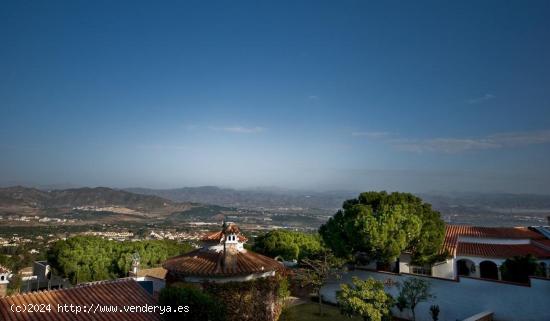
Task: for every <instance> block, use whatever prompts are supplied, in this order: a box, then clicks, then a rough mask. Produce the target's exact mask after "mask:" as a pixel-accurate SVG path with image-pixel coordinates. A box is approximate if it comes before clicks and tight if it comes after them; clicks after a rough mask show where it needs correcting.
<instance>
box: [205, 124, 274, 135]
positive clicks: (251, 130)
mask: <svg viewBox="0 0 550 321" xmlns="http://www.w3.org/2000/svg"><path fill="white" fill-rule="evenodd" d="M209 128H210V129H211V130H216V131H224V132H228V133H237V134H256V133H261V132H264V131H265V130H266V128H264V127H259V126H256V127H243V126H229V127H209Z"/></svg>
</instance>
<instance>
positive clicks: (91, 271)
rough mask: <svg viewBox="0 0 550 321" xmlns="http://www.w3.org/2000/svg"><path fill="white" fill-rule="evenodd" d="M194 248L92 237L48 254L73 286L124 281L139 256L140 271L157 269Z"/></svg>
mask: <svg viewBox="0 0 550 321" xmlns="http://www.w3.org/2000/svg"><path fill="white" fill-rule="evenodd" d="M191 249H192V247H191V245H189V244H187V243H184V244H178V243H176V242H174V241H158V240H154V241H139V242H118V241H110V240H106V239H102V238H100V237H93V236H77V237H72V238H69V239H67V240H64V241H58V242H56V243H55V244H54V245H53V247H52V248H51V249H50V250H49V252H48V261H49V262H50V263H51V264H52V266H53V267H54V268H55V269H56V270H57V272H59V273H60V274H61V275H62V276H64V277H68V278H69V280H70V281H71V282H72V283H80V282H89V281H98V280H105V279H112V278H118V277H124V276H126V275H127V273H128V271H129V270H130V267H131V264H132V254H134V253H136V252H137V253H139V256H140V267H141V268H146V267H154V266H158V265H159V264H161V263H162V262H163V261H165V260H166V259H167V258H169V257H172V256H176V255H179V254H183V253H185V252H188V251H190V250H191Z"/></svg>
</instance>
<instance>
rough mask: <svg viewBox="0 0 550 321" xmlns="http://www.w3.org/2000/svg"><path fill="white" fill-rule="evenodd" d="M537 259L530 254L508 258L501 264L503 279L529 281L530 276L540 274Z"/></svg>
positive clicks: (520, 281) (519, 281)
mask: <svg viewBox="0 0 550 321" xmlns="http://www.w3.org/2000/svg"><path fill="white" fill-rule="evenodd" d="M539 269H540V266H539V265H538V263H537V259H536V258H535V257H534V256H533V255H531V254H528V255H526V256H515V257H513V258H509V259H506V261H504V263H502V265H501V266H500V271H501V275H502V279H503V280H505V281H510V282H518V283H529V277H530V276H533V275H538V274H539Z"/></svg>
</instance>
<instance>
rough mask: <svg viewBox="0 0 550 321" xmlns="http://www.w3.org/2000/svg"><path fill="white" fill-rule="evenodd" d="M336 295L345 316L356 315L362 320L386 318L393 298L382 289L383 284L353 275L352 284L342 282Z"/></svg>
mask: <svg viewBox="0 0 550 321" xmlns="http://www.w3.org/2000/svg"><path fill="white" fill-rule="evenodd" d="M340 288H341V291H339V292H338V293H337V295H336V298H337V300H338V304H339V306H340V311H341V313H342V314H344V315H346V316H349V317H351V316H354V315H358V316H360V317H361V318H363V320H364V321H382V320H388V319H389V318H390V316H391V312H390V309H391V307H392V305H393V298H392V297H391V295H389V294H388V293H386V292H385V291H384V284H383V283H382V282H380V281H377V280H374V279H372V278H369V279H367V280H360V279H359V278H357V277H353V279H352V285H351V286H350V285H348V284H342V285H341V286H340Z"/></svg>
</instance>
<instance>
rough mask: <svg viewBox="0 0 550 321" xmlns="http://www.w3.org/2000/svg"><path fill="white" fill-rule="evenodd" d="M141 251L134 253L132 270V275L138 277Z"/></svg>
mask: <svg viewBox="0 0 550 321" xmlns="http://www.w3.org/2000/svg"><path fill="white" fill-rule="evenodd" d="M139 260H140V257H139V253H138V252H136V253H134V254H133V255H132V270H131V271H130V273H129V274H130V276H131V277H134V278H136V277H137V276H138V272H139Z"/></svg>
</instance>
